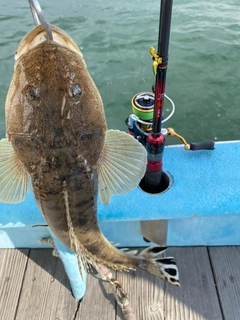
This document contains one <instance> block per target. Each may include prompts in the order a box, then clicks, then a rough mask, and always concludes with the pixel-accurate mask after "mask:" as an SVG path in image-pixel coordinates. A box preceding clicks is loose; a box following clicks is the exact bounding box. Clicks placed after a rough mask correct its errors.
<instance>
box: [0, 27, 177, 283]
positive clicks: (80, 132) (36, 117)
mask: <svg viewBox="0 0 240 320" xmlns="http://www.w3.org/2000/svg"><path fill="white" fill-rule="evenodd" d="M50 27H51V29H52V31H53V34H54V37H53V39H55V41H49V40H46V39H45V36H44V29H43V27H42V26H41V25H40V26H38V27H36V28H35V29H34V30H32V31H31V32H30V33H29V34H28V35H26V36H25V38H24V39H23V40H22V42H21V43H20V45H19V48H18V51H17V53H16V63H15V67H14V75H13V79H12V82H11V84H10V88H9V92H8V96H7V100H6V131H7V139H8V141H7V140H6V139H5V140H3V141H2V140H1V141H0V149H1V148H2V149H1V150H3V151H4V152H6V156H8V157H9V163H10V165H11V166H13V168H14V171H13V172H18V173H17V174H16V175H18V179H19V180H17V181H19V182H17V184H16V183H15V184H14V177H13V176H12V175H11V167H8V168H7V170H6V175H5V177H4V173H5V168H6V162H7V161H6V159H5V158H4V154H2V155H1V154H0V169H1V170H0V200H1V201H6V202H8V203H9V202H10V200H11V198H12V200H13V201H15V200H14V199H17V201H23V200H24V197H25V196H26V190H27V182H26V181H28V179H27V175H30V177H31V182H32V189H33V193H34V196H35V198H36V201H37V203H38V205H39V208H40V209H41V211H42V213H43V215H44V217H45V219H46V221H47V223H48V225H49V226H50V227H51V229H52V231H53V232H54V233H55V235H56V236H57V237H58V238H59V239H60V240H61V241H62V242H63V243H64V244H65V245H66V246H68V247H69V248H70V249H71V250H73V251H75V252H76V253H77V256H78V258H79V256H81V255H83V256H84V257H85V258H86V259H87V260H88V261H90V262H92V263H93V264H94V265H96V263H99V264H104V265H105V266H107V267H110V268H113V269H116V270H123V271H128V270H129V269H131V268H135V267H139V268H142V269H144V270H146V271H147V272H149V273H151V274H153V275H155V276H156V277H159V278H161V279H164V280H166V281H169V282H170V283H172V284H174V285H177V286H178V285H179V281H178V280H179V276H178V270H177V267H176V263H175V262H174V260H173V258H171V257H170V258H164V259H161V258H160V259H156V258H155V256H156V255H157V254H159V253H161V251H162V249H161V248H156V247H154V248H148V249H146V250H143V251H142V252H141V253H140V254H139V255H137V256H135V255H133V254H127V253H124V252H123V251H120V250H118V249H117V248H116V247H114V246H113V245H112V244H111V243H110V242H109V241H108V240H107V239H106V238H105V237H104V236H103V234H102V232H101V230H100V229H99V225H98V220H97V197H98V191H99V190H100V191H99V192H100V195H101V199H102V200H103V202H108V201H109V200H110V198H111V195H114V194H116V195H117V194H121V193H125V192H128V191H129V190H130V189H131V188H132V189H133V188H135V187H136V186H137V184H138V183H139V181H140V180H141V178H142V176H143V174H144V170H145V167H146V151H145V149H144V148H143V147H142V146H141V145H140V144H139V143H138V142H137V141H136V140H135V139H133V138H132V137H130V136H128V135H126V134H125V133H123V132H119V131H117V132H116V131H114V130H108V131H106V130H107V125H106V120H105V115H104V108H103V103H102V100H101V97H100V94H99V92H98V90H97V88H96V86H95V84H94V82H93V80H92V78H91V76H90V75H89V73H88V70H87V67H86V63H85V61H84V59H83V57H82V54H81V52H80V50H79V49H78V48H77V45H76V44H75V43H74V41H73V40H72V39H71V38H70V37H69V36H68V35H67V34H66V33H65V32H64V31H63V30H61V29H59V28H57V27H54V26H51V25H50ZM56 41H57V42H56ZM59 42H60V43H59ZM9 142H10V143H9ZM116 145H118V146H120V147H119V149H117V148H116ZM12 148H13V150H12ZM133 149H134V150H133ZM117 150H118V151H117ZM116 152H118V159H117V161H116V156H115V155H116ZM127 159H128V160H127ZM129 159H130V160H129ZM136 161H138V163H139V166H136ZM98 175H99V176H98ZM109 175H110V177H109ZM100 177H101V183H99V181H100ZM129 177H131V179H130V180H129ZM22 178H23V179H22ZM6 179H8V181H11V183H13V185H14V188H13V190H11V187H10V186H9V184H8V185H7V189H6V186H5V181H6ZM98 180H99V181H98ZM21 181H24V183H23V184H21V187H20V190H18V184H19V185H20V183H21ZM125 182H127V184H126V183H125ZM98 184H100V188H98ZM130 186H131V187H130ZM132 189H131V190H132ZM6 190H9V192H8V191H6ZM16 194H17V197H15V195H16ZM14 197H15V198H14ZM15 203H16V202H15ZM85 258H84V259H85ZM84 259H83V261H85V260H84Z"/></svg>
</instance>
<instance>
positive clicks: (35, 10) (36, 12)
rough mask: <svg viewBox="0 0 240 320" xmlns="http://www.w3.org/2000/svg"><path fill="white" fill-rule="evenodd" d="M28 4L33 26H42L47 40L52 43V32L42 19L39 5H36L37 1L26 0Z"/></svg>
mask: <svg viewBox="0 0 240 320" xmlns="http://www.w3.org/2000/svg"><path fill="white" fill-rule="evenodd" d="M28 2H29V5H30V8H31V11H32V16H33V20H34V22H35V25H36V26H39V25H40V24H42V25H43V27H44V29H45V31H46V35H47V39H48V40H51V41H53V35H52V31H51V29H50V28H49V26H48V24H47V22H46V20H45V19H44V16H43V14H42V9H41V7H40V4H39V3H38V1H37V0H28Z"/></svg>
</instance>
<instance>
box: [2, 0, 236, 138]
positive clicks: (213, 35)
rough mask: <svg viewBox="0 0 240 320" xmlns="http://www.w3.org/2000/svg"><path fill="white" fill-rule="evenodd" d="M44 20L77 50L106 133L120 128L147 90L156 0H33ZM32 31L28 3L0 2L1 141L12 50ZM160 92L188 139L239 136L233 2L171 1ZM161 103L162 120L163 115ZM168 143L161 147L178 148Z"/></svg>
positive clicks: (156, 19) (175, 123) (151, 81)
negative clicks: (102, 111) (139, 95)
mask: <svg viewBox="0 0 240 320" xmlns="http://www.w3.org/2000/svg"><path fill="white" fill-rule="evenodd" d="M40 4H41V6H42V10H43V13H44V16H45V19H46V20H47V22H49V23H52V24H55V25H57V26H59V27H60V28H62V29H64V30H65V31H66V32H68V33H69V34H70V35H71V37H72V38H73V39H74V40H75V41H76V43H77V44H78V46H79V47H80V48H81V50H82V52H83V55H84V57H85V60H86V62H87V65H88V69H89V71H90V73H91V75H92V77H93V79H94V81H95V83H96V85H97V87H98V89H99V91H100V93H101V96H102V99H103V102H104V105H105V112H106V118H107V122H108V126H109V128H113V129H120V130H127V128H126V126H125V119H126V118H127V116H128V115H129V114H131V113H132V112H131V98H132V97H133V96H134V95H135V94H136V93H138V92H142V91H150V90H151V87H152V84H154V82H155V79H154V76H153V73H152V60H151V58H150V54H149V48H150V47H151V46H153V47H155V48H157V39H158V26H159V8H160V1H159V0H152V1H140V0H136V1H129V0H121V1H118V0H111V1H104V0H101V1H100V0H95V1H89V0H88V1H86V0H69V1H63V0H61V1H48V0H40ZM33 27H34V22H33V19H32V15H31V12H30V9H29V5H28V1H27V0H24V1H23V0H18V1H16V0H8V1H6V0H0V31H1V33H0V103H1V104H0V137H4V136H5V120H4V118H5V116H4V105H5V99H6V95H7V91H8V87H9V83H10V80H11V77H12V74H13V66H14V53H15V51H16V49H17V46H18V43H19V42H20V40H21V39H22V37H23V36H24V35H25V34H26V33H27V32H28V31H29V30H31V28H33ZM166 93H167V94H168V95H169V96H170V97H171V98H172V99H173V100H174V102H175V104H176V112H175V114H174V115H173V117H172V118H171V119H170V120H169V121H168V122H166V124H165V125H164V127H174V128H175V130H176V131H177V132H178V133H180V134H181V135H183V136H184V137H185V138H186V140H187V141H188V142H197V141H203V140H208V139H213V140H215V141H221V140H225V141H226V140H237V139H240V2H239V0H228V1H225V0H224V1H223V0H211V1H200V0H191V1H190V0H188V1H187V0H174V1H173V13H172V25H171V37H170V47H169V65H168V74H167V84H166ZM170 109H171V108H170V105H169V103H168V102H166V103H165V117H166V116H167V114H168V113H169V112H170ZM177 143H179V141H178V140H176V139H175V138H170V137H168V138H167V144H177Z"/></svg>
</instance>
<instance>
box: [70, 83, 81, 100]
mask: <svg viewBox="0 0 240 320" xmlns="http://www.w3.org/2000/svg"><path fill="white" fill-rule="evenodd" d="M69 93H70V96H71V97H73V98H75V97H77V96H80V95H81V94H82V90H81V88H80V87H79V85H78V84H73V85H72V86H71V87H70V90H69Z"/></svg>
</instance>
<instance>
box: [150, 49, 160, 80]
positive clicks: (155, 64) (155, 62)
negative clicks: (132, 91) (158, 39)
mask: <svg viewBox="0 0 240 320" xmlns="http://www.w3.org/2000/svg"><path fill="white" fill-rule="evenodd" d="M150 55H151V56H152V59H153V65H152V68H153V74H154V75H156V74H157V68H158V66H159V64H161V63H162V58H161V57H160V56H159V55H158V54H156V53H155V49H154V48H153V47H151V48H150Z"/></svg>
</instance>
